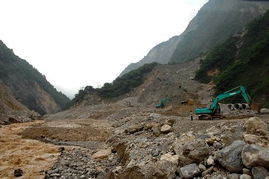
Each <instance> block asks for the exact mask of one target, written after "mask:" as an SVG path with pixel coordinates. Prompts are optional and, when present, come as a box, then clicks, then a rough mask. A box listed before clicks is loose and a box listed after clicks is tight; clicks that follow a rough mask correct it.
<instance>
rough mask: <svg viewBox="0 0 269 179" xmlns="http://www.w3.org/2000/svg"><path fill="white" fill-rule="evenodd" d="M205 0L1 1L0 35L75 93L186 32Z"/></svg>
mask: <svg viewBox="0 0 269 179" xmlns="http://www.w3.org/2000/svg"><path fill="white" fill-rule="evenodd" d="M206 1H207V0H180V1H179V0H169V1H163V0H147V1H143V0H137V1H130V0H129V1H126V0H114V1H110V0H99V1H89V0H80V1H75V0H67V1H66V0H57V1H55V0H43V1H36V0H24V1H3V2H1V7H2V10H1V12H0V20H1V29H0V34H1V38H0V39H1V40H3V42H4V43H5V44H6V45H7V46H8V47H10V48H12V49H13V50H14V52H15V53H16V54H17V55H18V56H20V57H21V58H23V59H27V61H28V62H29V63H30V64H32V65H33V66H34V67H36V68H37V69H38V70H39V71H40V72H42V73H43V74H44V75H46V77H47V79H48V81H50V82H51V83H52V84H53V85H54V86H55V87H56V88H57V89H58V90H60V91H63V92H64V93H65V94H67V95H68V96H71V97H73V95H74V94H75V93H77V91H78V90H79V89H80V88H81V87H85V86H87V85H89V84H90V85H92V86H95V87H97V86H99V87H100V86H102V85H103V84H104V83H105V82H111V81H113V80H114V79H115V78H116V77H117V76H118V75H119V74H120V72H121V71H122V70H123V69H124V68H125V67H126V66H127V65H128V64H129V63H131V62H136V61H138V60H140V59H142V58H143V57H144V56H145V55H146V53H147V52H148V51H149V49H150V48H152V47H153V46H154V45H156V44H158V43H160V42H162V41H164V40H166V39H168V38H170V37H172V36H174V35H176V34H178V33H180V32H182V31H183V30H184V29H185V28H186V26H187V25H188V23H189V21H190V20H191V19H192V18H193V17H194V16H195V14H196V13H197V11H198V10H199V9H200V7H201V6H202V5H203V4H204V3H205V2H206ZM18 14H19V15H18ZM18 29H19V30H18Z"/></svg>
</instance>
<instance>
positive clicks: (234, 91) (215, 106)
mask: <svg viewBox="0 0 269 179" xmlns="http://www.w3.org/2000/svg"><path fill="white" fill-rule="evenodd" d="M239 94H241V95H242V96H243V98H244V100H245V101H246V102H247V103H250V101H251V98H250V96H249V94H248V93H247V91H246V88H245V87H243V86H239V87H236V88H233V89H231V90H229V91H226V92H224V93H223V94H220V95H218V96H217V97H216V98H215V99H214V100H213V102H212V104H211V105H210V107H209V108H197V109H196V110H195V114H208V115H214V114H216V113H220V107H219V102H220V101H222V100H224V99H226V98H230V97H232V96H235V95H239Z"/></svg>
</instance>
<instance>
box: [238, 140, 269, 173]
mask: <svg viewBox="0 0 269 179" xmlns="http://www.w3.org/2000/svg"><path fill="white" fill-rule="evenodd" d="M242 160H243V164H244V165H245V166H246V167H255V166H263V167H266V168H269V149H267V148H263V147H260V146H258V145H254V144H251V145H246V146H245V147H244V148H243V151H242Z"/></svg>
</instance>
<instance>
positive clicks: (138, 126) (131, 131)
mask: <svg viewBox="0 0 269 179" xmlns="http://www.w3.org/2000/svg"><path fill="white" fill-rule="evenodd" d="M143 129H144V125H142V124H136V125H133V126H131V127H129V128H128V129H126V130H125V132H126V133H128V134H134V133H136V132H139V131H142V130H143Z"/></svg>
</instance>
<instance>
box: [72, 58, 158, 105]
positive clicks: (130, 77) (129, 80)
mask: <svg viewBox="0 0 269 179" xmlns="http://www.w3.org/2000/svg"><path fill="white" fill-rule="evenodd" d="M156 65H157V63H150V64H145V65H143V66H142V67H139V68H138V69H136V70H133V71H130V72H128V73H126V74H124V75H122V76H121V77H118V78H117V79H115V80H114V81H113V82H112V83H105V84H104V86H103V87H102V88H97V89H94V88H93V87H91V86H87V87H85V89H84V90H80V91H79V93H78V94H76V95H75V98H74V99H73V100H72V102H73V103H78V102H80V101H82V100H83V98H84V96H85V95H86V94H92V93H97V95H98V96H99V97H101V98H102V99H111V98H115V97H119V96H122V95H124V94H126V93H128V92H130V91H131V90H133V89H134V88H136V87H138V86H139V85H141V84H142V83H143V82H144V80H145V77H146V75H147V74H148V73H150V72H151V71H152V70H153V69H154V67H155V66H156Z"/></svg>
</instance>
